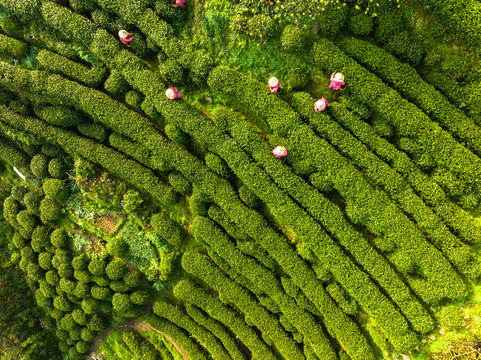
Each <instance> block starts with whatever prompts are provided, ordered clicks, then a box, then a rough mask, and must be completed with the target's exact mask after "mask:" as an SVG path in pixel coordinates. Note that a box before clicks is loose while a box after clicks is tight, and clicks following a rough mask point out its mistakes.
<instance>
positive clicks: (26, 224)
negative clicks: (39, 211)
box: [17, 210, 37, 238]
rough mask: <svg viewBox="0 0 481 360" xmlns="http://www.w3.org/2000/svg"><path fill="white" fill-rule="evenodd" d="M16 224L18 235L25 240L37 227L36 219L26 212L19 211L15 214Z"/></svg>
mask: <svg viewBox="0 0 481 360" xmlns="http://www.w3.org/2000/svg"><path fill="white" fill-rule="evenodd" d="M17 222H18V224H20V228H19V231H20V233H21V234H22V235H23V236H24V237H25V238H29V237H30V236H31V235H32V233H33V230H34V229H35V226H36V225H37V217H36V216H35V215H33V214H31V213H30V212H29V211H28V210H20V211H19V212H18V214H17Z"/></svg>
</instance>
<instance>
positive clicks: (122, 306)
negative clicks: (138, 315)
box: [112, 293, 133, 313]
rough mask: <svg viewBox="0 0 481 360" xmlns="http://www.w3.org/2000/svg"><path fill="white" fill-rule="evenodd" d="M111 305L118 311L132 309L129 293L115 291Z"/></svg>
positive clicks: (122, 311)
mask: <svg viewBox="0 0 481 360" xmlns="http://www.w3.org/2000/svg"><path fill="white" fill-rule="evenodd" d="M112 306H113V307H114V310H115V311H117V312H119V313H124V312H129V311H130V310H132V306H133V304H132V302H131V301H130V298H129V295H128V294H124V293H115V294H114V296H113V297H112Z"/></svg>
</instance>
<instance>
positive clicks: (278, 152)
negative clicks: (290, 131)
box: [272, 146, 287, 158]
mask: <svg viewBox="0 0 481 360" xmlns="http://www.w3.org/2000/svg"><path fill="white" fill-rule="evenodd" d="M272 153H273V154H274V156H275V157H276V158H281V157H283V156H286V155H287V149H286V148H285V147H284V146H276V147H275V148H274V150H272Z"/></svg>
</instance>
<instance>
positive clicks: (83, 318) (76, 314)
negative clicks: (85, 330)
mask: <svg viewBox="0 0 481 360" xmlns="http://www.w3.org/2000/svg"><path fill="white" fill-rule="evenodd" d="M72 318H73V320H74V321H75V322H76V323H77V324H79V325H82V326H83V325H86V324H87V322H88V320H89V317H88V315H87V314H86V313H84V312H83V310H82V309H75V310H74V311H72Z"/></svg>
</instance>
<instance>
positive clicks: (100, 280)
mask: <svg viewBox="0 0 481 360" xmlns="http://www.w3.org/2000/svg"><path fill="white" fill-rule="evenodd" d="M92 279H93V281H94V282H95V283H96V284H97V285H99V286H109V284H110V279H109V278H108V277H107V276H94V277H93V278H92Z"/></svg>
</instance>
